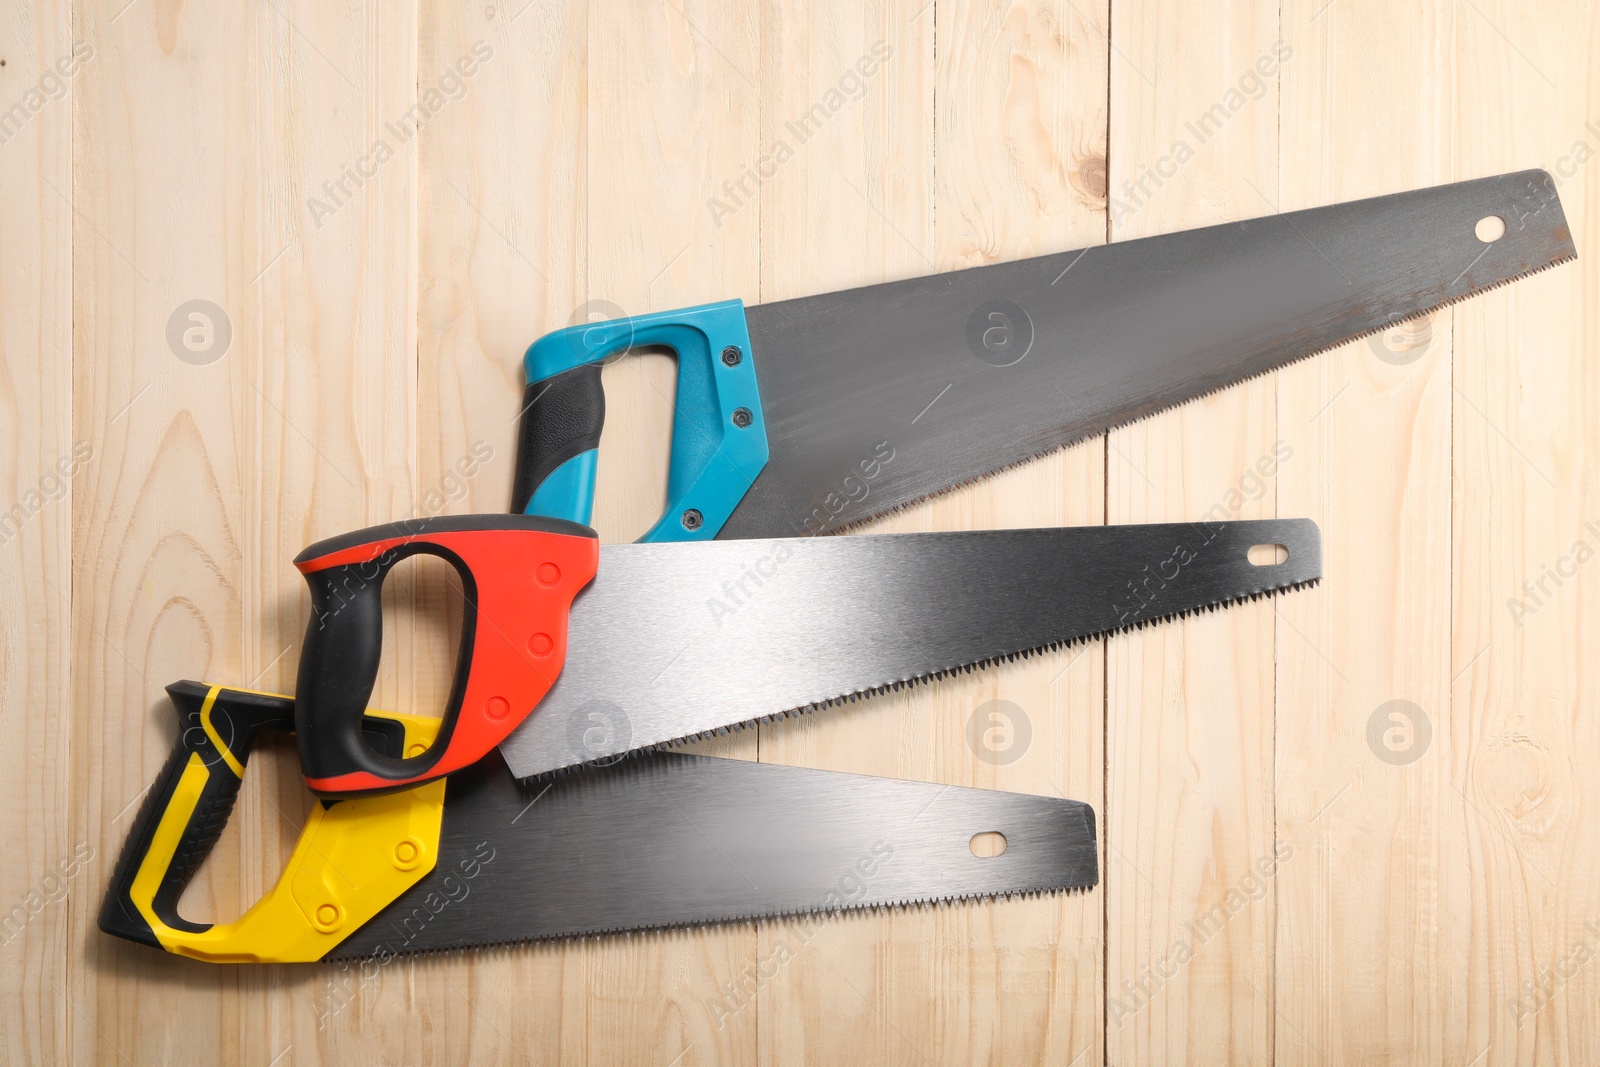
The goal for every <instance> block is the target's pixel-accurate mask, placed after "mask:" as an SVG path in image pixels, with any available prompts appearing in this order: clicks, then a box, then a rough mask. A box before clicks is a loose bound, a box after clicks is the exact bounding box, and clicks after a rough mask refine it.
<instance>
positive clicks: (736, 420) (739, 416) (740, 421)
mask: <svg viewBox="0 0 1600 1067" xmlns="http://www.w3.org/2000/svg"><path fill="white" fill-rule="evenodd" d="M750 421H751V415H750V409H749V408H735V409H734V412H733V424H734V425H735V426H737V427H739V429H741V430H742V429H744V428H745V427H746V426H749V425H750Z"/></svg>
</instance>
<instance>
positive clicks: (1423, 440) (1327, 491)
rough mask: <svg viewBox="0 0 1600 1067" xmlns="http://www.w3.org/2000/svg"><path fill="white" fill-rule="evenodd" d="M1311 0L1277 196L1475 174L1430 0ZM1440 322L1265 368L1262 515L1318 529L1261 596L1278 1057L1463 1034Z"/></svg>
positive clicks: (1292, 27) (1438, 1049) (1448, 330)
mask: <svg viewBox="0 0 1600 1067" xmlns="http://www.w3.org/2000/svg"><path fill="white" fill-rule="evenodd" d="M1319 6H1320V5H1318V4H1305V5H1296V6H1295V7H1294V8H1292V9H1286V10H1285V12H1284V41H1285V44H1286V45H1287V46H1288V47H1290V48H1291V49H1293V55H1292V56H1291V57H1290V58H1289V59H1288V60H1287V61H1286V62H1285V63H1284V66H1283V78H1282V85H1283V101H1284V103H1283V113H1284V122H1283V131H1284V134H1283V138H1284V143H1283V158H1284V166H1283V168H1282V172H1281V174H1280V181H1281V183H1282V184H1281V187H1280V188H1281V192H1280V194H1279V195H1280V196H1281V197H1282V200H1283V208H1284V210H1294V209H1297V208H1301V207H1308V206H1311V205H1314V204H1322V203H1329V202H1332V201H1336V200H1345V199H1354V198H1357V197H1362V196H1372V195H1376V194H1377V193H1378V192H1380V191H1382V190H1386V189H1393V188H1412V187H1420V186H1426V185H1434V184H1438V183H1440V182H1446V181H1450V180H1452V179H1453V178H1456V177H1472V176H1476V174H1477V173H1480V172H1471V173H1459V174H1457V173H1452V170H1451V161H1450V145H1451V122H1452V114H1453V111H1454V107H1455V104H1454V100H1453V94H1452V91H1451V85H1452V84H1453V82H1454V79H1455V76H1456V66H1455V64H1456V57H1455V56H1454V55H1453V54H1452V53H1451V51H1450V49H1449V48H1448V46H1447V42H1448V41H1449V40H1450V39H1451V38H1452V36H1453V34H1454V33H1455V30H1456V28H1457V25H1456V23H1455V22H1454V21H1453V20H1452V19H1451V17H1450V15H1449V14H1448V12H1445V13H1440V12H1434V11H1423V10H1420V9H1419V10H1417V11H1414V12H1408V13H1407V14H1406V15H1405V16H1404V18H1405V19H1407V20H1409V21H1401V19H1400V18H1399V17H1396V16H1391V19H1390V23H1391V26H1392V27H1393V32H1392V33H1386V34H1384V35H1382V36H1381V37H1379V38H1375V37H1373V36H1372V35H1371V34H1370V33H1369V32H1368V31H1367V30H1366V27H1367V26H1370V25H1371V19H1372V17H1373V16H1374V15H1375V14H1376V12H1377V9H1376V8H1366V7H1364V6H1362V5H1359V4H1355V5H1350V6H1348V7H1344V8H1342V9H1337V10H1329V11H1327V12H1325V13H1323V14H1322V15H1321V16H1320V17H1318V15H1317V9H1318V7H1319ZM1457 17H1458V18H1474V17H1475V16H1473V15H1472V14H1471V13H1470V9H1464V10H1463V12H1462V14H1460V15H1459V16H1457ZM1418 42H1427V47H1418ZM1373 114H1383V115H1385V116H1387V119H1386V121H1385V122H1384V124H1383V128H1382V132H1381V133H1380V132H1379V131H1378V130H1377V129H1376V128H1374V127H1373V126H1372V125H1371V119H1370V118H1369V116H1371V115H1373ZM1509 166H1510V164H1509V163H1508V164H1507V168H1501V169H1508V168H1509ZM1481 173H1489V171H1487V170H1486V171H1483V172H1481ZM1458 336H1459V335H1458V334H1456V333H1455V332H1453V330H1452V313H1451V312H1450V311H1449V310H1444V311H1440V312H1437V313H1435V314H1434V315H1432V316H1430V317H1429V318H1428V319H1427V320H1426V321H1425V322H1423V323H1417V324H1410V325H1407V326H1398V327H1395V328H1394V329H1392V330H1390V331H1388V332H1387V333H1386V334H1384V335H1383V336H1381V337H1379V338H1375V339H1367V340H1361V341H1356V342H1353V343H1351V344H1348V345H1344V346H1342V347H1341V348H1339V349H1338V350H1336V351H1333V352H1329V353H1327V354H1325V355H1323V356H1320V357H1318V358H1317V359H1315V360H1312V361H1309V362H1307V363H1305V364H1303V365H1301V366H1297V367H1294V368H1292V369H1290V370H1288V371H1285V372H1283V373H1282V374H1280V375H1279V376H1278V382H1279V387H1278V392H1277V402H1278V413H1279V432H1280V434H1281V435H1282V437H1283V439H1284V440H1285V441H1287V442H1289V443H1290V444H1291V445H1292V446H1293V448H1294V458H1293V459H1292V460H1291V461H1290V462H1288V463H1286V464H1284V467H1283V469H1282V471H1281V472H1280V473H1279V476H1278V479H1277V494H1278V510H1279V513H1280V514H1296V515H1298V514H1308V515H1311V516H1312V517H1314V518H1316V519H1317V520H1318V521H1319V522H1320V523H1321V524H1322V527H1323V530H1324V531H1325V533H1326V534H1327V536H1326V539H1325V544H1324V553H1323V560H1324V574H1325V577H1324V580H1323V584H1322V586H1321V587H1320V588H1319V589H1317V590H1316V591H1315V592H1313V593H1311V594H1309V595H1306V596H1299V597H1286V598H1284V599H1283V602H1282V604H1281V605H1280V606H1279V608H1278V614H1279V618H1278V625H1277V630H1278V706H1279V709H1280V710H1279V715H1278V729H1277V803H1278V837H1279V838H1280V839H1281V840H1283V841H1284V842H1285V843H1286V845H1287V846H1288V847H1290V848H1292V849H1293V850H1294V855H1293V858H1292V859H1291V860H1289V861H1288V862H1287V863H1285V864H1284V866H1283V869H1282V870H1281V871H1280V872H1279V875H1278V878H1277V882H1276V885H1277V900H1278V912H1279V925H1278V951H1277V965H1278V968H1279V973H1280V979H1279V983H1278V998H1277V1000H1278V1003H1277V1010H1278V1013H1279V1016H1278V1019H1279V1021H1278V1025H1277V1028H1276V1047H1277V1058H1278V1061H1279V1062H1280V1063H1308V1064H1309V1063H1320V1062H1322V1058H1323V1057H1329V1058H1332V1059H1333V1060H1334V1061H1335V1062H1338V1061H1341V1060H1343V1061H1347V1062H1382V1061H1383V1060H1385V1059H1390V1060H1394V1059H1416V1060H1418V1061H1428V1062H1445V1063H1467V1062H1471V1061H1472V1060H1473V1057H1474V1056H1475V1055H1476V1054H1477V1053H1478V1051H1479V1050H1480V1048H1481V1047H1482V1044H1483V1043H1482V1042H1481V1041H1480V1042H1477V1043H1476V1044H1472V1042H1471V1036H1470V1034H1469V1033H1468V1032H1467V1030H1466V1027H1465V1023H1466V1018H1465V1008H1466V1003H1465V992H1466V990H1465V987H1464V984H1463V983H1464V980H1465V974H1466V969H1465V965H1466V951H1467V943H1468V936H1469V931H1468V930H1467V929H1466V928H1465V927H1464V926H1463V925H1462V924H1460V923H1456V922H1453V921H1450V918H1449V917H1451V916H1455V915H1461V914H1464V913H1465V912H1466V909H1467V895H1466V890H1467V882H1466V874H1467V871H1466V856H1465V854H1464V850H1463V848H1462V843H1463V841H1462V830H1463V825H1462V821H1461V803H1460V796H1459V794H1457V793H1456V792H1455V791H1454V790H1453V789H1452V788H1451V771H1450V765H1449V760H1450V752H1451V749H1452V747H1453V737H1452V729H1451V722H1450V716H1449V715H1448V714H1446V712H1445V710H1444V709H1445V708H1447V707H1448V705H1449V688H1450V680H1451V677H1452V675H1453V674H1454V671H1452V670H1451V667H1450V626H1451V621H1450V620H1451V609H1450V602H1451V587H1450V559H1449V556H1448V554H1447V553H1446V552H1445V551H1443V548H1442V546H1443V545H1445V544H1447V543H1448V541H1449V539H1450V512H1449V502H1450V493H1451V489H1450V479H1451V472H1450V434H1451V417H1452V397H1451V378H1452V373H1453V358H1452V349H1453V347H1454V341H1455V340H1456V339H1457V338H1458ZM1291 710H1292V713H1291ZM1393 716H1399V717H1398V718H1394V717H1393ZM1412 718H1417V719H1419V721H1416V722H1415V724H1414V725H1412V724H1411V719H1412ZM1369 724H1375V736H1376V738H1377V744H1376V746H1374V745H1373V744H1372V742H1371V741H1370V740H1369V737H1371V736H1374V734H1373V733H1371V732H1369ZM1285 973H1289V974H1293V975H1295V976H1296V978H1297V980H1296V981H1295V982H1293V983H1289V982H1285V981H1284V980H1283V978H1282V977H1281V976H1282V975H1283V974H1285ZM1469 1045H1470V1047H1469Z"/></svg>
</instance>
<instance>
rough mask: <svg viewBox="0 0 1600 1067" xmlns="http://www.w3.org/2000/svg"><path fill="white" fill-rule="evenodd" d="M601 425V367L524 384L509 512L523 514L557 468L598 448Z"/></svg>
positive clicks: (603, 412) (590, 366)
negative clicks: (525, 386)
mask: <svg viewBox="0 0 1600 1067" xmlns="http://www.w3.org/2000/svg"><path fill="white" fill-rule="evenodd" d="M605 422H606V393H605V387H604V386H603V385H602V384H601V381H600V364H598V363H586V364H584V365H583V366H581V367H574V368H572V369H571V370H568V371H562V372H561V373H560V374H556V375H552V376H551V377H549V378H546V379H544V380H543V381H537V382H529V383H528V387H527V389H525V390H524V391H523V394H522V426H521V429H520V430H519V431H518V435H517V470H516V474H515V475H514V476H513V479H512V483H511V510H512V511H513V512H515V513H517V514H519V515H520V514H522V513H523V512H524V511H526V510H527V509H528V501H529V500H531V499H532V498H533V494H534V492H535V490H537V489H538V488H539V486H541V485H543V484H544V480H545V479H546V478H548V477H550V475H551V473H552V472H553V471H554V470H555V469H556V468H557V467H559V466H561V465H562V464H563V463H565V462H566V461H567V460H569V459H571V458H572V457H573V456H576V455H580V454H581V453H584V452H587V451H589V450H590V449H591V448H599V447H600V431H601V429H603V428H604V426H605Z"/></svg>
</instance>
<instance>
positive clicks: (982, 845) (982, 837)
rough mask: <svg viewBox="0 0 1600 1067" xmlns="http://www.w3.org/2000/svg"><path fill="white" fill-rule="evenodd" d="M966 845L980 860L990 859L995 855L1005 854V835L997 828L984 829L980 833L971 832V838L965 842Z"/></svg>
mask: <svg viewBox="0 0 1600 1067" xmlns="http://www.w3.org/2000/svg"><path fill="white" fill-rule="evenodd" d="M967 847H968V848H969V849H971V850H972V854H973V855H974V856H976V857H978V858H979V859H980V860H992V859H994V858H995V857H996V856H1003V855H1005V853H1006V835H1005V834H1003V833H1001V832H1000V831H999V830H985V831H983V832H982V833H979V834H973V835H972V840H971V841H968V842H967Z"/></svg>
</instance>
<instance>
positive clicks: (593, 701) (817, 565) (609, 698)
mask: <svg viewBox="0 0 1600 1067" xmlns="http://www.w3.org/2000/svg"><path fill="white" fill-rule="evenodd" d="M1256 544H1281V545H1284V546H1286V547H1287V548H1288V558H1287V560H1285V561H1284V562H1282V563H1276V564H1272V565H1266V566H1257V565H1255V564H1252V563H1251V562H1250V561H1249V559H1248V558H1247V556H1248V552H1249V549H1250V548H1251V546H1252V545H1256ZM1321 573H1322V559H1321V541H1320V534H1319V532H1318V530H1317V527H1316V524H1315V523H1313V522H1311V521H1310V520H1307V519H1282V520H1277V519H1268V520H1255V521H1238V522H1197V523H1167V524H1150V525H1134V526H1085V527H1065V528H1046V529H1036V530H992V531H973V532H961V533H922V534H890V535H876V536H856V537H816V538H785V539H776V540H744V541H713V542H698V543H681V542H680V543H664V544H633V545H606V546H604V547H602V549H601V559H600V567H599V573H598V575H597V577H596V578H595V580H594V582H593V584H591V585H590V586H589V587H588V588H587V589H585V590H584V591H583V592H582V593H580V594H579V595H578V597H577V599H576V601H575V602H574V603H573V608H572V618H571V628H570V637H569V641H568V652H567V658H566V663H565V665H564V666H563V668H562V671H561V675H560V677H559V678H558V679H557V680H556V683H555V685H554V686H553V687H552V688H551V689H550V691H549V693H548V694H547V695H546V696H545V698H544V700H543V701H542V702H541V703H540V704H539V706H538V707H537V708H535V709H534V710H533V712H532V714H530V715H529V716H528V717H527V719H526V720H525V721H524V722H523V723H522V725H521V726H519V727H518V728H517V730H516V731H515V732H514V733H513V734H512V735H511V736H510V737H509V738H507V739H506V740H505V741H504V742H503V743H502V744H501V746H500V749H501V752H502V753H503V754H504V756H505V758H506V762H507V763H508V764H509V765H510V767H511V769H512V771H513V772H514V773H515V774H516V775H517V776H518V777H521V778H526V777H530V776H533V775H539V774H544V773H547V772H551V771H556V770H560V769H562V768H566V767H570V766H574V765H577V764H583V763H592V762H596V761H602V760H607V759H610V758H612V757H614V756H617V755H619V754H621V753H624V752H627V751H630V750H635V749H647V748H651V747H654V746H659V745H664V744H669V743H672V742H675V741H680V740H683V739H687V738H692V737H696V736H700V735H704V734H708V733H714V732H720V731H722V730H725V729H726V728H728V727H733V726H740V725H747V724H749V723H751V722H756V721H760V720H762V719H770V718H774V717H779V716H784V715H787V714H790V713H793V712H795V711H803V710H810V709H812V708H815V707H818V706H822V705H825V704H828V703H831V702H835V701H838V700H842V699H848V698H851V697H854V696H857V695H860V694H864V693H870V692H873V691H876V690H881V689H884V688H887V687H890V686H896V685H899V684H902V683H906V682H911V681H916V680H921V679H925V678H930V677H935V676H937V675H940V674H943V673H947V672H950V671H955V670H959V669H962V668H967V667H972V666H974V665H978V664H983V663H988V662H992V661H995V660H999V659H1005V658H1010V657H1015V656H1018V655H1026V654H1029V653H1031V652H1034V651H1037V650H1039V649H1044V648H1050V647H1056V646H1059V645H1062V644H1064V643H1067V642H1071V641H1076V640H1081V639H1085V638H1089V637H1093V636H1096V635H1099V634H1103V633H1109V632H1113V631H1116V630H1119V629H1124V628H1127V627H1130V626H1141V625H1144V624H1146V623H1149V622H1154V621H1157V620H1159V619H1162V618H1167V617H1170V616H1173V615H1179V614H1185V613H1188V612H1191V611H1196V610H1200V609H1204V608H1210V607H1215V606H1217V605H1220V604H1226V603H1228V602H1230V601H1234V600H1239V599H1243V598H1246V597H1253V596H1258V595H1260V594H1263V593H1267V592H1272V591H1275V590H1281V589H1287V588H1291V587H1293V586H1295V585H1299V584H1303V583H1306V582H1311V581H1314V580H1316V579H1317V578H1318V577H1320V576H1321ZM511 625H513V624H512V623H511V622H509V621H507V622H506V624H505V626H507V627H509V626H511Z"/></svg>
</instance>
